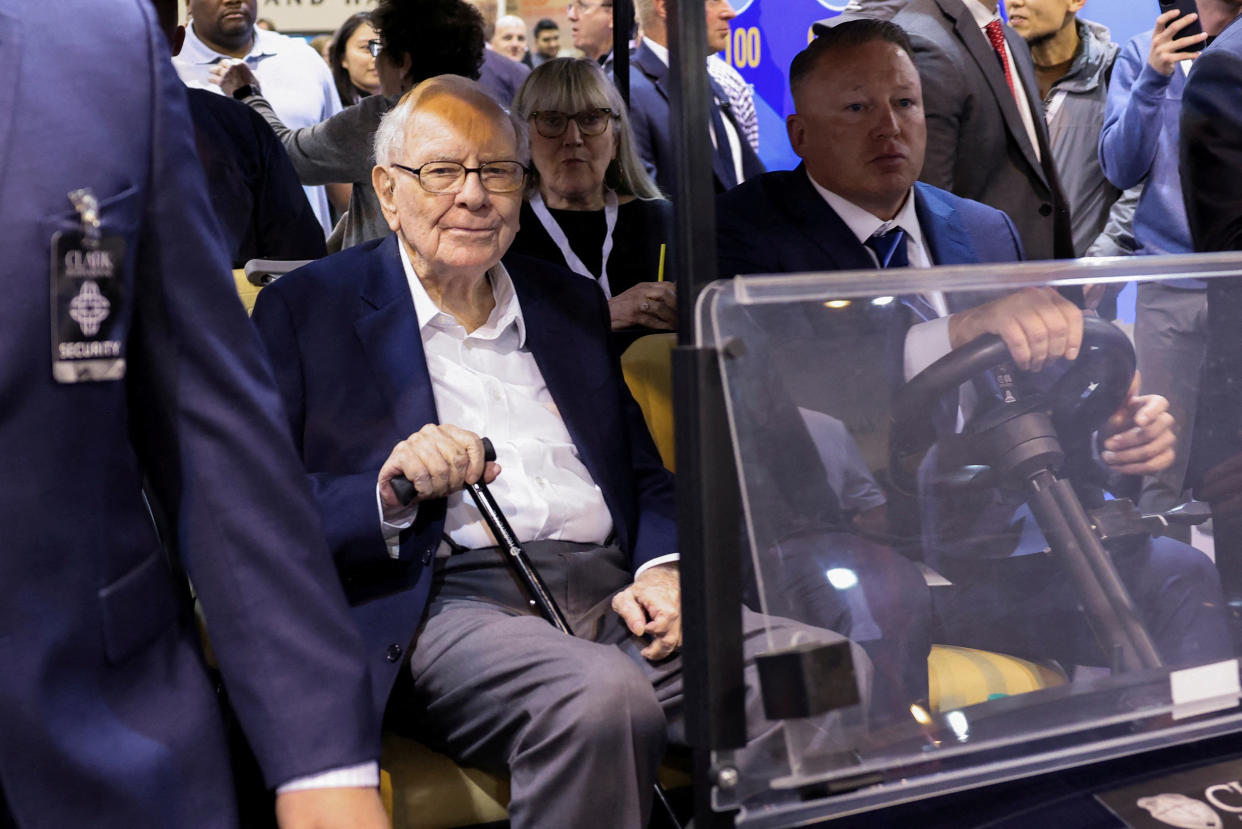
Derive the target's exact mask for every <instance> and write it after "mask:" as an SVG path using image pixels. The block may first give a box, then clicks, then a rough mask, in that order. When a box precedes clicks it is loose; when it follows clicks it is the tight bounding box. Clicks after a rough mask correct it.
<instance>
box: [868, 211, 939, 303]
mask: <svg viewBox="0 0 1242 829" xmlns="http://www.w3.org/2000/svg"><path fill="white" fill-rule="evenodd" d="M906 240H907V237H906V232H905V231H904V230H902V229H901V228H900V227H893V228H890V229H889V230H888V231H887V232H885V233H881V234H879V235H878V236H872V237H871V238H869V239H867V241H865V242H863V244H864V245H866V246H867V247H869V248H871V252H872V253H874V254H875V259H876V261H877V262H878V263H879V264H880V267H881V268H908V267H910V252H909V249H908V247H907V244H906ZM901 301H902V302H903V303H905V305H906V307H907V308H909V309H910V310H911V311H913V312H914V313H915V314H916V315H917V316H918V318H919V319H920V320H921V321H923V322H927V321H928V320H934V319H936V318H937V317H939V316H940V315H939V314H937V313H936V309H935V308H933V307H932V304H931V303H930V302H928V301H927V300H926V299H924V298H923V295H922V294H906V295H905V296H903V297H902V298H901Z"/></svg>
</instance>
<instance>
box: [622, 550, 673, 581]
mask: <svg viewBox="0 0 1242 829" xmlns="http://www.w3.org/2000/svg"><path fill="white" fill-rule="evenodd" d="M674 561H681V553H669V554H668V555H664V556H656V557H655V558H653V559H651V561H646V562H643V564H642V565H641V566H640V567H639V568H638V569H637V570H635V571H634V578H635V579H637V578H638V577H639V576H641V575H642V574H643V573H645V572H646V571H648V570H650V569H651V568H652V567H655V566H656V565H658V564H671V563H672V562H674Z"/></svg>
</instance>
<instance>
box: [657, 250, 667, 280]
mask: <svg viewBox="0 0 1242 829" xmlns="http://www.w3.org/2000/svg"><path fill="white" fill-rule="evenodd" d="M665 247H666V245H665V244H664V243H663V242H661V243H660V271H659V273H657V274H656V282H663V281H664V249H665Z"/></svg>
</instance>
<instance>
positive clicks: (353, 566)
mask: <svg viewBox="0 0 1242 829" xmlns="http://www.w3.org/2000/svg"><path fill="white" fill-rule="evenodd" d="M523 134H524V129H523V126H522V125H521V124H520V123H518V122H516V121H514V120H512V119H511V118H510V117H509V116H507V115H506V114H505V113H504V112H503V110H501V109H500V108H499V106H497V105H496V104H495V102H494V101H492V100H491V99H490V98H488V97H487V96H486V95H485V94H484V93H483V92H482V90H481V89H480V88H479V86H478V85H476V84H474V83H473V82H471V81H468V80H465V79H463V78H460V77H451V76H441V77H438V78H433V79H431V80H429V81H426V82H424V83H423V84H421V85H419V86H418V87H415V89H414V90H412V91H411V92H410V93H409V94H407V96H406V97H405V98H404V99H403V102H402V104H400V105H399V106H398V107H397V108H395V109H394V110H393V111H392V113H390V114H389V115H387V116H386V118H385V121H384V122H383V124H382V125H381V127H380V130H379V132H378V134H377V136H376V162H377V166H376V167H375V171H374V175H373V182H374V186H375V191H376V193H377V194H378V195H379V198H380V203H381V205H382V206H383V209H384V213H385V216H386V217H387V218H388V221H389V225H390V226H391V227H392V228H393V230H394V231H395V235H392V236H389V237H387V238H385V239H383V240H380V241H376V242H369V243H366V244H364V245H359V246H357V247H355V248H352V249H350V250H347V251H344V252H342V253H341V254H338V255H337V256H332V257H329V258H327V259H324V260H321V261H320V262H317V263H315V264H312V265H309V266H307V267H306V268H303V269H301V270H299V271H296V272H294V273H292V274H290V275H288V276H286V277H284V278H283V279H281V280H280V281H278V282H276V283H275V284H274V285H272V286H270V287H268V288H265V289H264V291H263V292H262V293H261V294H260V296H259V300H258V303H257V306H256V309H255V315H254V320H255V323H256V324H257V326H258V328H259V331H260V334H261V336H262V338H263V340H264V341H265V343H266V344H267V347H268V350H269V352H270V353H271V355H272V358H273V361H274V363H275V366H276V372H277V383H278V385H279V386H280V388H281V391H282V394H283V396H284V400H285V410H286V412H287V413H288V415H289V419H290V424H291V426H292V430H293V433H294V437H295V440H296V442H297V444H298V446H299V448H300V450H301V453H302V458H303V462H304V464H305V466H306V469H307V471H308V473H309V474H310V476H311V479H312V481H313V483H314V488H315V491H316V493H317V495H318V497H319V500H320V505H321V509H322V512H323V515H324V520H325V524H326V526H327V530H328V538H329V541H330V543H331V544H332V546H333V549H334V553H335V555H336V560H337V564H338V568H339V570H340V573H341V577H342V579H343V580H344V583H345V588H346V592H347V593H348V594H349V597H350V599H351V600H352V602H353V604H354V607H355V613H356V617H357V619H358V620H359V623H360V625H361V627H362V630H363V636H364V639H365V640H366V642H365V647H366V648H367V652H368V654H370V655H371V656H372V659H373V661H372V664H373V666H374V671H373V674H372V684H373V687H374V690H375V695H376V696H375V702H376V705H377V708H378V709H379V710H383V709H384V708H385V706H386V705H387V704H388V702H389V695H390V691H391V689H392V688H393V686H394V684H395V683H396V682H397V680H398V675H399V674H401V673H405V674H406V675H407V679H406V684H408V685H409V686H411V688H410V693H409V695H405V694H401V693H399V694H397V695H394V698H393V701H392V704H393V706H400V708H401V709H407V710H409V711H411V712H412V713H414V714H415V715H416V717H417V719H418V724H417V733H418V735H419V737H420V738H421V739H423V740H425V741H426V742H428V743H429V744H430V745H432V746H433V747H435V748H437V749H439V750H442V751H444V752H446V753H448V754H449V755H450V756H452V757H454V758H455V759H458V760H460V761H462V762H465V763H468V764H470V765H475V766H480V767H483V768H493V769H508V770H509V771H510V775H511V780H512V785H513V789H512V798H511V800H510V804H509V816H510V822H511V823H512V824H513V825H514V826H515V827H525V826H538V827H543V826H586V825H590V823H591V822H592V821H598V820H599V816H600V815H606V816H607V821H608V822H609V823H610V824H613V825H619V826H641V825H645V820H646V816H647V814H648V813H649V811H650V803H651V783H652V782H653V781H654V773H655V768H656V766H657V765H658V763H659V759H660V756H661V754H662V751H663V748H664V744H665V740H666V738H672V739H679V738H680V737H681V735H682V734H683V733H684V730H683V727H682V721H681V713H680V707H681V684H680V683H681V678H680V664H681V663H680V657H679V656H678V654H677V651H678V649H679V647H680V642H681V622H680V588H679V576H678V569H677V564H676V562H675V558H676V556H675V552H676V550H677V539H676V526H675V516H674V512H675V510H674V504H673V481H672V476H671V475H670V474H669V473H668V472H667V470H665V469H664V467H663V465H662V464H661V461H660V457H659V454H658V453H657V451H656V449H655V446H654V444H653V442H652V440H651V437H650V435H649V434H648V433H647V431H646V427H645V425H644V422H643V419H642V415H641V412H640V411H639V409H638V407H637V405H636V404H635V403H634V401H633V398H632V397H631V396H630V395H629V392H628V391H627V389H626V387H625V384H624V381H623V380H622V378H621V374H620V370H619V366H618V363H617V361H616V359H615V357H614V356H612V352H611V349H610V346H609V327H610V326H609V324H608V312H607V306H606V303H605V302H604V300H603V296H602V294H601V293H600V292H599V290H598V288H597V287H596V286H595V285H594V284H593V283H592V282H591V281H590V280H585V279H582V278H581V277H580V276H577V275H576V274H571V273H569V272H567V271H563V270H560V269H557V268H555V267H552V266H549V265H547V264H546V263H542V262H539V263H536V262H535V261H534V260H528V259H524V258H521V257H512V258H511V259H509V260H506V263H505V264H504V265H501V264H499V263H500V259H501V256H502V255H503V254H504V253H505V251H506V250H507V248H508V246H509V244H510V243H511V242H512V240H513V235H514V233H515V231H516V229H517V221H518V216H519V213H520V206H521V201H522V197H523V192H524V187H525V183H526V175H525V167H524V166H523V165H524V164H526V163H527V159H528V156H529V151H528V149H527V148H526V147H525V146H523V145H522V138H521V136H523ZM484 434H486V435H488V436H489V437H490V438H491V439H492V441H493V442H494V444H495V446H496V450H497V462H489V463H485V462H484V457H483V449H482V443H481V440H480V437H479V436H480V435H484ZM497 463H499V466H498V465H497ZM502 466H503V467H504V470H505V471H504V472H503V473H501V467H502ZM399 474H400V475H404V476H405V477H406V478H408V479H409V480H410V481H411V482H413V484H414V487H415V489H416V490H417V495H416V499H415V501H414V503H412V504H411V505H408V506H404V505H402V504H401V503H399V501H398V500H397V498H396V495H395V493H394V491H393V489H392V486H391V480H392V478H393V477H394V476H396V475H399ZM480 479H482V480H486V481H488V482H492V483H493V484H494V488H493V491H494V494H495V497H496V500H497V501H498V502H499V503H500V504H501V505H502V508H504V509H505V510H506V512H507V513H508V515H509V518H510V519H511V521H512V524H513V529H514V531H515V533H516V534H517V536H518V538H519V539H520V540H521V541H522V542H524V543H525V544H526V547H527V551H528V552H529V554H530V556H531V558H532V559H533V560H534V561H535V563H536V564H537V565H538V566H540V568H541V569H542V570H543V576H544V578H545V580H546V581H547V582H548V583H549V587H550V590H551V592H552V593H553V595H554V596H555V597H556V598H557V599H558V600H559V602H560V604H561V606H562V608H563V609H564V610H565V612H566V615H567V616H568V617H569V620H570V622H571V624H572V626H573V628H574V630H575V632H576V633H577V636H576V637H570V636H566V635H564V634H562V633H561V632H559V631H557V630H556V629H555V628H553V627H552V626H550V625H548V624H547V623H545V622H544V621H543V620H541V619H539V618H537V617H534V616H532V615H531V608H530V607H529V605H528V603H527V600H526V596H525V595H524V594H523V593H522V590H521V588H520V587H519V586H518V585H517V584H515V582H514V580H513V578H512V577H511V575H510V574H509V572H508V570H507V568H506V567H505V566H504V563H503V561H502V558H503V553H502V551H501V550H500V549H499V548H497V547H496V546H494V545H495V543H496V542H495V539H493V538H492V537H491V535H490V533H489V531H488V530H487V528H486V526H485V525H484V523H483V522H482V520H481V517H480V515H479V512H478V510H477V509H475V507H474V506H473V504H471V503H470V502H469V501H468V500H467V499H465V498H464V494H463V492H462V491H461V490H462V488H463V486H464V485H465V484H466V483H467V482H475V481H478V480H480ZM744 618H746V619H749V620H750V621H749V623H748V625H749V626H748V627H747V635H748V637H749V643H750V644H749V647H750V648H752V649H753V648H755V647H757V646H758V645H759V643H760V642H761V641H762V640H763V639H764V638H765V637H764V634H763V632H762V627H763V623H761V622H760V623H758V624H757V622H758V617H757V616H755V615H754V614H750V615H747V616H744ZM782 631H784V632H782ZM786 633H787V634H788V637H793V636H795V635H796V636H800V637H810V638H811V640H812V641H814V640H816V639H825V638H829V639H830V638H833V636H834V635H833V634H829V633H828V632H827V631H817V630H815V629H813V628H807V627H805V626H790V627H788V628H783V627H781V626H779V625H778V626H777V627H776V638H778V639H780V638H781V637H782V636H785V635H786ZM641 637H646V638H647V639H648V641H646V642H644V640H643V638H641ZM786 641H789V639H786ZM855 652H856V654H857V656H856V659H857V663H858V665H859V671H860V678H861V680H862V681H863V682H864V683H865V682H866V667H865V665H866V657H865V656H864V655H863V654H862V652H861V651H860V650H856V651H855ZM752 681H753V675H752ZM862 692H863V693H864V694H865V693H866V692H867V688H866V685H865V684H864V686H863V688H862ZM749 697H750V698H749V700H748V702H749V703H750V704H752V705H755V704H757V703H758V697H759V694H758V693H757V692H755V693H752V694H750V695H749ZM758 712H759V709H757V708H756V709H753V710H752V711H751V712H750V713H751V716H750V717H748V723H749V724H750V725H751V727H752V736H753V737H756V738H758V737H760V736H762V735H763V734H764V733H765V732H766V731H768V730H770V728H771V724H766V723H765V721H764V719H763V717H762V714H761V713H758ZM666 718H667V719H666ZM831 733H833V732H831V731H829V734H831ZM601 781H605V782H604V783H603V784H602V785H601Z"/></svg>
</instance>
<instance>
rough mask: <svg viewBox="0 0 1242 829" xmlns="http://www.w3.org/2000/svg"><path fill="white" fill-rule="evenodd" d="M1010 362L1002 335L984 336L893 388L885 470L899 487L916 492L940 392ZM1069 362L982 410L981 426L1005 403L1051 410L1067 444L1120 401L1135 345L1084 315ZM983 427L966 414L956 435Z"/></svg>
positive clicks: (1113, 328)
mask: <svg viewBox="0 0 1242 829" xmlns="http://www.w3.org/2000/svg"><path fill="white" fill-rule="evenodd" d="M1009 360H1010V356H1009V349H1008V347H1007V346H1006V345H1005V342H1004V340H1002V339H1001V338H1000V337H999V336H997V335H996V334H985V335H983V336H981V337H978V338H976V339H974V340H972V341H971V342H969V343H967V344H966V345H963V346H961V347H960V348H956V349H954V350H953V351H951V352H949V353H948V354H946V355H944V356H943V357H941V358H940V359H939V360H937V361H936V362H934V363H932V364H931V365H930V366H928V367H927V368H926V369H924V370H923V371H921V372H919V374H918V375H916V376H915V377H912V378H911V379H910V380H909V382H907V383H906V384H905V385H904V386H902V387H901V388H900V389H898V390H897V393H896V394H895V395H894V397H893V406H892V422H891V430H890V432H889V470H890V475H892V477H893V480H894V482H895V483H896V484H897V485H898V486H899V487H901V488H902V489H903V490H905V491H907V492H910V493H916V492H917V489H918V484H917V472H918V465H919V462H920V461H921V459H922V456H923V454H924V453H926V452H927V450H928V449H929V448H931V445H932V444H933V443H935V442H936V440H937V437H938V435H937V432H936V427H935V425H934V423H933V420H932V415H933V413H934V412H935V411H936V410H937V407H938V405H939V401H940V398H941V397H942V396H943V395H945V394H946V393H948V392H950V391H953V390H955V389H957V387H958V386H960V385H961V384H963V383H965V382H967V381H968V380H970V379H971V378H973V377H976V376H978V375H980V374H982V373H983V372H986V371H988V370H990V369H994V368H997V367H1000V366H1004V365H1006V364H1007V363H1008V362H1009ZM1057 364H1064V361H1058V363H1057ZM1068 365H1069V368H1068V369H1067V370H1066V371H1065V372H1064V374H1062V375H1061V376H1060V377H1059V378H1057V380H1056V381H1055V382H1054V383H1053V384H1052V387H1051V389H1050V390H1048V391H1046V392H1039V393H1036V394H1033V395H1027V394H1023V395H1022V396H1021V398H1019V399H1014V400H1010V401H1007V402H1004V403H1002V404H1000V406H999V407H998V408H993V409H991V410H990V411H989V412H988V413H987V414H986V415H984V419H985V420H987V421H988V424H985V425H991V424H992V423H995V422H996V421H997V420H998V419H999V417H1004V416H1005V415H1006V414H1007V411H1006V407H1009V411H1020V412H1026V411H1039V410H1042V411H1043V412H1045V413H1046V414H1048V415H1050V416H1051V419H1052V425H1053V428H1054V429H1055V430H1056V433H1057V434H1058V435H1061V436H1062V438H1063V440H1065V441H1066V442H1068V441H1069V436H1070V435H1077V436H1081V435H1082V434H1084V433H1087V434H1089V433H1091V432H1094V431H1095V430H1096V429H1098V428H1099V427H1100V425H1102V424H1103V423H1104V421H1105V420H1107V419H1108V417H1109V415H1111V414H1112V413H1113V412H1115V411H1116V410H1117V408H1118V407H1119V406H1121V404H1122V403H1123V402H1125V399H1126V394H1127V392H1128V391H1129V389H1130V383H1131V381H1132V380H1133V379H1134V366H1135V359H1134V347H1133V346H1132V345H1131V344H1130V340H1129V338H1127V337H1126V335H1125V333H1124V332H1123V331H1122V330H1121V329H1119V328H1117V327H1116V326H1115V325H1113V324H1111V323H1108V322H1105V321H1104V320H1101V319H1098V318H1095V317H1087V318H1084V319H1083V340H1082V348H1081V349H1080V350H1079V354H1078V358H1077V359H1076V360H1074V361H1073V362H1072V363H1069V364H1068ZM1045 370H1046V369H1045ZM1013 407H1020V408H1019V409H1016V410H1015V409H1013ZM998 412H999V413H1000V414H999V415H998ZM985 425H980V424H978V423H976V420H975V419H972V422H971V423H970V424H967V428H966V430H965V431H964V432H963V434H962V435H961V439H963V440H970V439H971V437H972V433H975V434H978V433H980V432H982V431H983V430H984V428H985ZM979 479H980V476H979V475H977V474H975V475H964V476H962V480H963V481H966V480H979Z"/></svg>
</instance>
